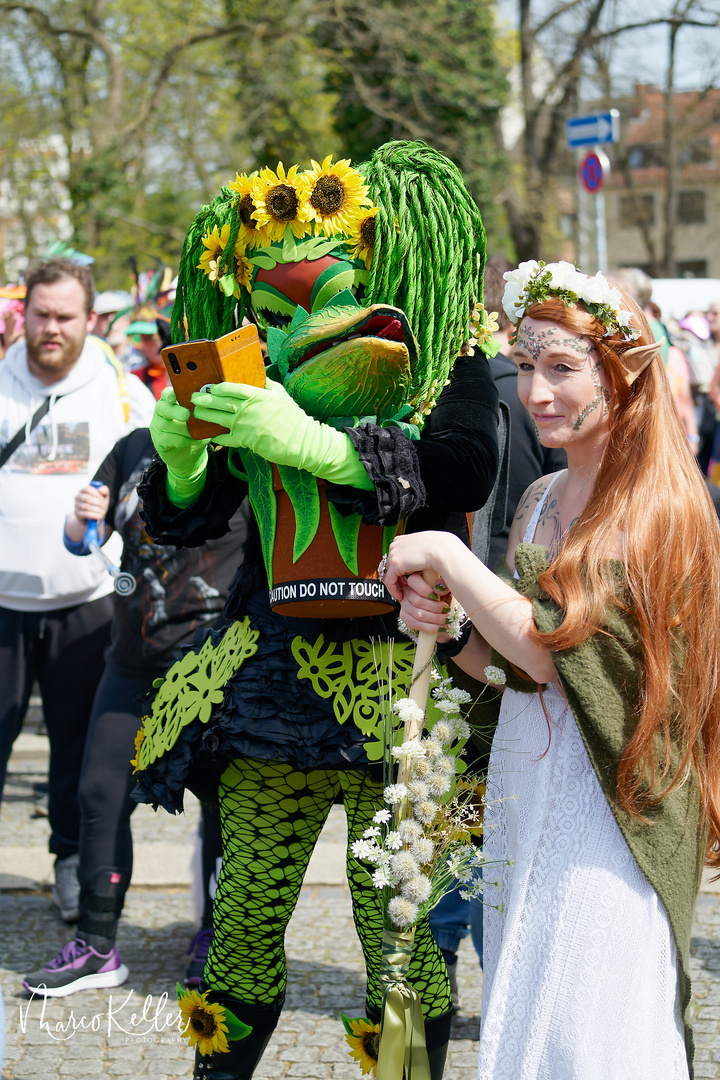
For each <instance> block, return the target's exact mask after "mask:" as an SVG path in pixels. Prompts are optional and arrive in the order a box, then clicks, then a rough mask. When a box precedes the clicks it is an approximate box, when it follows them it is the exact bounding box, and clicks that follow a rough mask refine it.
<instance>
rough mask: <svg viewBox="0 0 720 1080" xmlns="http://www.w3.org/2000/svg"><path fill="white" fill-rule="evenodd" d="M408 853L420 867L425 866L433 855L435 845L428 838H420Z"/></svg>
mask: <svg viewBox="0 0 720 1080" xmlns="http://www.w3.org/2000/svg"><path fill="white" fill-rule="evenodd" d="M410 853H411V855H412V857H413V858H414V859H415V860H416V861H417V862H418V864H419V865H420V866H425V864H426V863H429V862H430V861H431V859H432V857H433V855H434V854H435V845H434V844H433V842H432V840H431V839H430V838H429V837H428V836H420V837H418V839H417V840H415V842H414V843H413V845H412V847H411V848H410Z"/></svg>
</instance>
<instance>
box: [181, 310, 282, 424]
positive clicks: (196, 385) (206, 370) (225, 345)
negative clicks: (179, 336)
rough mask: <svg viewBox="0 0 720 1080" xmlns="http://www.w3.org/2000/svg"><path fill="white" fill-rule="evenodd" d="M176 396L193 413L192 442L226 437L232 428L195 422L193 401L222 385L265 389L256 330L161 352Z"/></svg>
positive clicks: (244, 328)
mask: <svg viewBox="0 0 720 1080" xmlns="http://www.w3.org/2000/svg"><path fill="white" fill-rule="evenodd" d="M160 355H161V356H162V358H163V362H164V364H165V367H166V368H167V373H168V377H169V379H170V382H171V383H172V386H173V390H174V391H175V396H176V398H177V399H178V401H179V403H180V404H181V405H184V406H185V408H186V409H189V410H190V419H189V420H188V431H189V432H190V434H191V435H192V437H193V439H211V438H212V437H213V436H214V435H226V434H227V433H228V431H229V430H230V429H229V428H226V427H222V426H221V425H220V424H211V423H210V421H208V420H196V419H195V409H194V408H193V403H192V401H191V400H190V398H191V397H192V395H193V394H195V393H197V392H198V391H201V390H205V389H206V388H207V387H208V386H212V385H214V384H215V383H221V382H234V383H247V384H249V385H250V386H264V385H265V361H264V359H263V354H262V350H261V349H260V339H259V337H258V332H257V327H256V326H253V325H252V324H251V325H250V326H241V327H240V328H239V329H238V330H232V331H231V332H230V333H229V334H224V335H223V337H221V338H218V339H217V341H210V340H208V339H205V338H201V339H200V340H198V341H187V342H185V343H183V344H181V345H168V346H167V347H166V348H165V349H161V350H160Z"/></svg>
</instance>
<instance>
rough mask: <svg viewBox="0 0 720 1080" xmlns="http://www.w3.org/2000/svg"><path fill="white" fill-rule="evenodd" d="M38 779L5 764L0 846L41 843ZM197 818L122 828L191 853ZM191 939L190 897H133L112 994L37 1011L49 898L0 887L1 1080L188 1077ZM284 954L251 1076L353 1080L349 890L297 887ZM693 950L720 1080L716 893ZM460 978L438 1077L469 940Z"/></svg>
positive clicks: (452, 1060) (704, 1068)
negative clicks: (345, 1022)
mask: <svg viewBox="0 0 720 1080" xmlns="http://www.w3.org/2000/svg"><path fill="white" fill-rule="evenodd" d="M41 772H42V762H38V761H32V760H28V761H24V762H22V763H20V764H18V763H17V762H16V763H15V764H14V766H13V768H12V773H11V776H10V782H9V785H8V789H7V795H8V800H7V803H6V804H4V805H3V808H2V823H3V830H2V834H1V835H0V843H2V844H6V845H21V844H22V845H37V844H39V843H46V840H47V822H46V820H45V819H44V818H42V817H35V816H33V815H34V797H33V788H32V784H33V782H34V781H36V780H38V779H42V775H41ZM196 820H197V813H196V807H193V808H192V809H191V811H190V812H189V814H188V815H187V817H183V818H180V819H178V818H171V817H170V816H169V815H166V814H163V813H158V815H153V814H152V811H149V810H148V811H147V812H146V810H145V808H140V810H139V811H138V812H136V814H135V815H134V817H133V832H134V834H135V837H136V840H137V839H138V838H139V837H142V838H143V839H144V840H145V841H146V842H147V841H150V842H152V841H158V842H165V843H167V842H171V843H178V842H187V844H188V846H190V845H191V844H192V839H193V832H194V828H195V823H196ZM179 838H182V839H179ZM323 839H324V840H326V841H330V842H334V843H340V842H342V839H343V824H342V815H341V814H340V813H338V814H336V815H333V817H332V818H331V822H330V823H329V828H328V829H327V830H326V833H324V834H323ZM0 851H1V849H0ZM3 869H4V870H5V872H11V871H9V869H8V868H7V867H4V868H3ZM194 931H195V913H194V908H193V904H192V900H191V897H190V894H189V891H188V890H187V889H179V888H170V889H146V888H131V889H130V892H129V894H128V899H127V903H126V907H125V912H124V914H123V918H122V920H121V923H120V930H119V935H118V947H119V949H120V952H121V954H122V956H123V959H124V961H125V963H126V964H127V965H128V967H129V969H130V978H129V980H128V982H127V983H126V985H125V986H123V987H120V988H118V989H117V990H114V991H109V990H88V991H82V992H80V993H77V994H73V995H72V996H70V997H68V998H64V999H55V1000H52V1001H49V1002H48V1003H47V1005H45V1006H43V1002H42V1000H37V999H30V998H29V995H26V994H24V993H23V992H22V991H21V989H20V987H21V980H22V976H23V975H24V974H26V973H27V972H29V971H31V970H34V969H35V968H37V967H38V966H39V965H40V964H41V963H43V962H45V961H47V960H48V959H49V958H50V957H52V956H53V955H54V953H55V952H57V951H58V949H59V948H60V947H61V945H62V944H64V942H65V941H67V940H68V938H69V936H70V933H71V931H69V928H68V927H67V926H66V925H65V924H64V923H63V922H61V921H60V919H59V917H58V915H57V913H56V911H55V909H54V908H53V907H52V906H51V904H50V898H49V893H48V892H47V891H42V890H40V889H35V890H23V891H18V890H10V891H6V892H4V893H2V892H0V982H1V983H2V990H3V996H4V1004H5V1015H6V1050H5V1059H4V1065H3V1071H2V1075H3V1077H5V1078H7V1080H38V1078H41V1077H42V1078H44V1077H55V1076H57V1077H60V1078H63V1077H68V1078H71V1077H73V1078H74V1077H77V1078H78V1080H83V1078H86V1077H91V1076H92V1077H103V1078H105V1077H107V1078H109V1080H115V1078H117V1080H120V1078H125V1077H150V1078H152V1080H174V1078H176V1077H178V1078H180V1077H182V1078H187V1077H189V1076H190V1075H191V1071H192V1070H191V1066H192V1054H191V1052H190V1051H189V1050H188V1049H187V1047H186V1044H185V1042H184V1041H182V1040H181V1039H180V1038H179V1035H178V1032H177V1030H176V1029H175V1028H174V1027H173V1026H172V1016H173V1015H176V1012H175V1010H174V1008H173V1001H174V987H175V983H176V981H177V980H178V979H180V978H182V975H183V972H184V969H185V964H186V949H187V946H188V943H189V941H190V938H191V937H192V935H193V933H194ZM287 951H288V973H289V974H288V993H287V1003H286V1008H285V1011H284V1013H283V1016H282V1019H281V1021H280V1025H279V1027H278V1029H277V1031H276V1032H275V1035H274V1037H273V1039H272V1041H271V1043H270V1046H269V1047H268V1050H267V1051H266V1054H265V1056H264V1058H263V1060H262V1062H261V1064H260V1066H259V1067H258V1070H257V1072H256V1077H257V1078H258V1080H275V1078H285V1077H287V1078H293V1077H294V1078H299V1080H315V1078H317V1080H360V1077H361V1074H360V1069H359V1066H358V1065H356V1064H355V1063H354V1062H352V1061H351V1060H350V1058H349V1057H348V1054H347V1048H346V1045H345V1042H344V1039H343V1031H342V1026H341V1024H340V1020H339V1013H340V1012H343V1013H345V1014H346V1015H348V1016H359V1015H361V1014H362V1007H363V1000H364V992H363V975H362V963H361V953H360V947H359V944H358V941H357V938H356V936H355V934H354V931H353V927H352V918H351V912H350V900H349V894H348V891H347V888H346V887H343V886H306V887H304V888H303V890H302V892H301V897H300V901H299V903H298V907H297V910H296V912H295V914H294V916H293V919H292V920H291V923H290V927H289V931H288V936H287ZM692 954H693V955H692V961H691V973H692V977H693V985H694V1000H693V1016H694V1022H695V1030H696V1042H697V1057H696V1077H697V1078H698V1080H707V1078H717V1080H720V894H718V893H703V894H701V895H700V897H699V899H698V904H697V908H696V924H695V928H694V936H693V942H692ZM458 982H459V986H460V1005H461V1008H460V1012H459V1014H458V1015H457V1016H456V1017H455V1019H454V1024H453V1032H452V1039H451V1044H450V1051H449V1056H448V1065H447V1068H446V1071H445V1080H474V1078H475V1076H476V1062H477V1042H476V1039H477V1032H478V1029H479V1014H480V999H481V992H482V976H481V973H480V970H479V967H478V964H477V960H476V957H475V954H474V951H473V948H472V945H471V944H470V942H469V939H467V940H465V941H464V942H463V943H462V946H461V950H460V958H459V962H458ZM164 994H167V995H169V998H164V997H163V995H164ZM143 1009H144V1015H143ZM168 1017H170V1022H169V1024H168V1026H165V1021H166V1018H168Z"/></svg>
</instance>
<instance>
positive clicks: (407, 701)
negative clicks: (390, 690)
mask: <svg viewBox="0 0 720 1080" xmlns="http://www.w3.org/2000/svg"><path fill="white" fill-rule="evenodd" d="M393 710H394V712H396V713H397V714H398V716H399V717H400V719H401V720H402V722H403V723H404V724H409V723H412V722H413V721H414V720H415V721H417V722H418V723H419V722H420V721H421V720H423V719H424V717H425V713H424V712H423V710H422V709H421V708H420V706H419V705H418V703H417V702H416V701H413V699H412V698H409V697H405V698H398V700H397V701H396V702H395V704H394V705H393Z"/></svg>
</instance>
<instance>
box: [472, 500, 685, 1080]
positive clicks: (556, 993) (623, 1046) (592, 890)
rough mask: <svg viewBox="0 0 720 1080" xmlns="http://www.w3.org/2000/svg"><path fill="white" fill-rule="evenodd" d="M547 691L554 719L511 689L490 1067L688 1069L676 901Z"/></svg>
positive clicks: (677, 1073)
mask: <svg viewBox="0 0 720 1080" xmlns="http://www.w3.org/2000/svg"><path fill="white" fill-rule="evenodd" d="M548 490H549V488H548ZM539 515H540V505H539V506H538V508H537V511H536V514H535V515H534V516H533V520H532V521H531V522H530V523H529V525H528V530H527V532H526V534H525V540H526V542H528V540H532V538H533V536H534V534H535V528H536V524H537V519H538V517H539ZM544 699H545V706H546V708H547V712H548V715H549V717H550V730H548V722H547V720H546V718H545V714H544V712H543V709H542V705H541V702H540V698H539V695H538V694H521V693H517V692H515V691H512V690H506V691H505V693H504V694H503V703H502V708H501V713H500V723H499V726H498V729H497V732H496V734H495V738H494V740H493V746H492V753H491V756H490V766H489V776H488V788H487V802H488V806H487V809H486V812H485V822H486V826H485V854H486V856H487V858H488V859H489V860H497V861H498V862H501V861H503V860H510V863H511V864H510V865H509V866H508V865H504V866H502V865H491V866H488V867H486V869H485V872H484V877H485V895H484V899H485V905H486V906H485V908H484V919H483V933H484V946H483V952H484V974H483V980H484V981H483V997H482V1024H481V1031H480V1057H479V1062H478V1078H479V1080H501V1078H502V1080H505V1078H507V1080H687V1078H688V1066H687V1058H686V1054H685V1042H684V1038H683V1034H682V1023H681V1018H680V1010H679V1006H678V1002H677V952H676V948H675V942H674V938H673V935H672V931H671V929H670V923H669V920H668V917H667V913H666V911H665V908H664V907H663V905H662V903H661V902H660V900H659V899H658V896H657V893H656V892H655V890H654V889H653V888H652V886H651V885H650V883H649V882H648V880H647V878H646V877H645V876H644V874H643V873H642V872H641V871H640V869H639V868H638V866H637V863H636V862H635V859H634V858H633V856H632V854H631V852H630V849H629V848H628V846H627V843H626V841H625V839H624V837H623V835H622V833H621V832H620V829H619V828H618V826H617V824H616V822H615V819H614V817H613V815H612V813H611V812H610V808H609V806H608V803H607V800H606V799H605V796H604V794H603V792H602V789H601V787H600V784H599V783H598V780H597V777H596V775H595V772H594V770H593V768H592V765H591V764H590V760H589V758H588V755H587V752H586V750H585V746H584V743H583V741H582V738H581V736H580V732H579V731H578V728H577V725H576V723H575V718H574V717H573V714H572V712H571V710H570V707H569V705H568V703H567V701H566V700H565V698H564V696H563V695H562V694H561V693H560V692H558V691H557V690H555V689H552V688H549V689H548V690H547V691H546V692H545V694H544ZM490 905H495V907H492V906H490ZM496 907H497V908H499V909H500V910H496Z"/></svg>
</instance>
